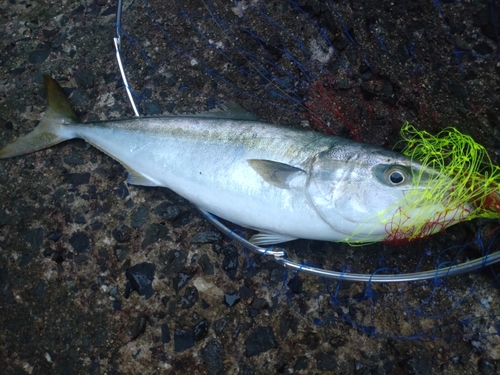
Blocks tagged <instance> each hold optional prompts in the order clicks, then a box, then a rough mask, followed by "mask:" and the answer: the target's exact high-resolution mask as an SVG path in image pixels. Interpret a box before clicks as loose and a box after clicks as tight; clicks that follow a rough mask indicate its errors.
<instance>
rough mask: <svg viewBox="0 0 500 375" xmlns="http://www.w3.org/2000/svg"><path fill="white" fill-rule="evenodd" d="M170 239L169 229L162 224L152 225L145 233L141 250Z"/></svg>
mask: <svg viewBox="0 0 500 375" xmlns="http://www.w3.org/2000/svg"><path fill="white" fill-rule="evenodd" d="M167 238H168V228H167V227H165V226H163V225H161V224H157V223H155V224H151V225H150V226H149V227H148V228H147V229H146V232H145V233H144V240H142V242H141V248H142V249H145V248H146V247H148V246H149V245H151V244H152V243H155V242H157V241H159V240H164V239H167Z"/></svg>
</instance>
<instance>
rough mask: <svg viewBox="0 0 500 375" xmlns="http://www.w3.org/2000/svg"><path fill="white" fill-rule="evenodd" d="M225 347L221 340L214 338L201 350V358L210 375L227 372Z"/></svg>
mask: <svg viewBox="0 0 500 375" xmlns="http://www.w3.org/2000/svg"><path fill="white" fill-rule="evenodd" d="M223 349H224V348H223V346H222V344H221V343H220V342H219V341H217V340H212V341H210V342H209V343H208V344H207V345H206V346H205V347H204V348H203V349H202V350H201V359H202V360H203V364H204V365H205V370H206V371H207V373H208V374H209V375H218V374H224V373H225V368H224V357H223V355H224V350H223Z"/></svg>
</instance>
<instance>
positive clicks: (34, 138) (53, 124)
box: [0, 75, 79, 159]
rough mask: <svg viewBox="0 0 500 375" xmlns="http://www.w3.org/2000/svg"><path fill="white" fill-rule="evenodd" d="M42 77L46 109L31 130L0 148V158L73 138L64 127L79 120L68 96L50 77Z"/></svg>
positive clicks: (17, 154)
mask: <svg viewBox="0 0 500 375" xmlns="http://www.w3.org/2000/svg"><path fill="white" fill-rule="evenodd" d="M43 78H44V84H45V91H46V94H47V101H48V103H49V106H48V108H47V111H46V112H45V114H44V115H43V117H42V119H41V120H40V123H39V124H38V126H37V127H36V128H35V129H34V130H33V131H31V132H30V133H28V134H26V135H25V136H23V137H20V138H18V139H16V140H15V141H14V142H12V143H10V144H8V145H6V146H5V147H4V148H2V149H1V150H0V159H5V158H11V157H14V156H19V155H23V154H28V153H30V152H34V151H38V150H41V149H44V148H47V147H50V146H54V145H56V144H58V143H61V142H63V141H66V140H68V139H71V138H75V134H74V132H72V131H69V130H68V129H67V128H66V127H65V125H68V124H75V123H78V122H79V121H78V117H77V115H76V114H75V112H74V111H73V109H72V108H71V105H70V102H69V99H68V97H67V96H66V95H65V94H64V92H63V90H62V88H61V86H59V84H58V83H57V82H56V81H55V80H54V79H53V78H52V77H50V76H48V75H44V76H43Z"/></svg>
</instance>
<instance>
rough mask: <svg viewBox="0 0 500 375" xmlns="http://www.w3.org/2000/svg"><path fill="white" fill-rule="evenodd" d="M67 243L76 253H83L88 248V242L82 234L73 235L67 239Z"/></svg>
mask: <svg viewBox="0 0 500 375" xmlns="http://www.w3.org/2000/svg"><path fill="white" fill-rule="evenodd" d="M69 243H70V244H71V246H73V249H75V251H76V252H78V253H84V252H86V251H87V250H88V249H89V248H90V241H89V239H88V237H87V236H86V235H85V234H84V233H82V232H76V233H75V234H73V236H71V238H70V239H69Z"/></svg>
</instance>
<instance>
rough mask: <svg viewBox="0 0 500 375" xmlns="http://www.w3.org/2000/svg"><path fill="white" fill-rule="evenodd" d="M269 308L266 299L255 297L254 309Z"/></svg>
mask: <svg viewBox="0 0 500 375" xmlns="http://www.w3.org/2000/svg"><path fill="white" fill-rule="evenodd" d="M267 306H268V304H267V301H266V300H265V299H264V298H260V297H255V298H254V299H253V301H252V307H253V308H254V309H257V310H261V309H263V308H265V307H267Z"/></svg>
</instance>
